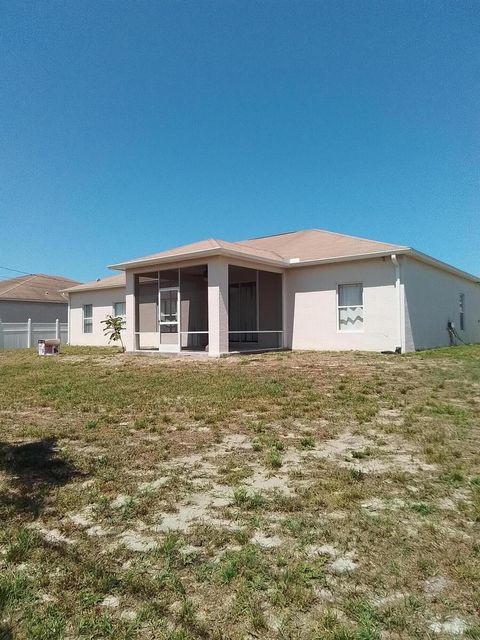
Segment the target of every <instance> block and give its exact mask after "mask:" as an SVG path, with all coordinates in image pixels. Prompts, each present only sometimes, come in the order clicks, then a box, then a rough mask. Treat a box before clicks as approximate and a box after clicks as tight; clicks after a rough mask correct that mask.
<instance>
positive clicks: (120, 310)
mask: <svg viewBox="0 0 480 640" xmlns="http://www.w3.org/2000/svg"><path fill="white" fill-rule="evenodd" d="M113 315H114V316H115V318H118V317H121V318H123V319H124V320H125V315H126V311H125V302H114V303H113Z"/></svg>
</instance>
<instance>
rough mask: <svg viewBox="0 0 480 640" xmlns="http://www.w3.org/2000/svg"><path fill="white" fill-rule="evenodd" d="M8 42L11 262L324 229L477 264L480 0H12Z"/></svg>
mask: <svg viewBox="0 0 480 640" xmlns="http://www.w3.org/2000/svg"><path fill="white" fill-rule="evenodd" d="M0 38H1V40H0V46H1V56H0V230H1V236H0V266H10V267H14V268H17V269H21V270H25V271H29V272H43V273H54V274H63V275H66V276H70V277H73V278H77V279H80V280H87V279H93V278H95V277H97V276H102V275H106V274H107V275H108V274H109V272H108V270H107V269H106V265H108V264H111V263H114V262H117V261H121V260H124V259H129V258H134V257H138V256H141V255H145V254H148V253H153V252H155V251H160V250H162V249H165V248H168V247H172V246H175V245H179V244H185V243H187V242H192V241H195V240H199V239H202V238H206V237H219V238H224V239H227V240H240V239H242V238H247V237H252V236H259V235H266V234H272V233H279V232H282V231H288V230H294V229H302V228H310V227H317V228H324V229H329V230H333V231H339V232H344V233H348V234H353V235H360V236H364V237H368V238H372V239H376V240H385V241H391V242H397V243H400V244H407V245H412V246H414V247H416V248H418V249H420V250H422V251H425V252H426V253H430V254H433V255H434V256H435V257H437V258H439V259H442V260H445V261H447V262H451V263H453V264H455V265H457V266H459V267H461V268H463V269H466V270H468V271H471V272H474V273H477V274H479V275H480V212H479V204H480V198H479V160H480V153H479V152H480V143H479V140H480V138H479V133H480V132H479V122H480V119H479V118H480V115H479V114H480V111H479V105H480V75H479V69H480V4H479V3H478V1H472V2H465V1H462V0H460V1H457V0H455V1H452V2H442V1H440V0H432V1H431V2H421V1H418V0H415V2H407V1H403V0H402V1H401V2H396V1H394V0H391V1H390V0H388V1H387V0H385V1H382V2H374V1H372V2H363V1H352V0H348V1H347V2H342V1H341V0H335V1H320V0H319V1H318V2H303V1H302V0H291V1H289V2H285V1H282V0H268V1H267V0H265V1H263V2H251V1H249V0H238V1H232V0H215V1H206V0H205V1H204V0H194V1H188V0H187V1H185V2H178V1H175V2H174V1H173V0H172V1H161V0H152V1H151V2H150V1H149V2H145V1H143V0H130V1H129V2H124V1H121V0H116V1H115V2H106V1H104V0H100V1H98V0H95V1H93V0H92V1H81V2H78V1H77V0H66V1H62V2H59V1H55V2H52V1H41V2H31V1H30V0H29V1H27V2H19V1H17V0H8V1H7V2H2V3H1V4H0ZM110 273H111V272H110ZM5 275H7V272H5V271H2V270H0V277H2V276H5Z"/></svg>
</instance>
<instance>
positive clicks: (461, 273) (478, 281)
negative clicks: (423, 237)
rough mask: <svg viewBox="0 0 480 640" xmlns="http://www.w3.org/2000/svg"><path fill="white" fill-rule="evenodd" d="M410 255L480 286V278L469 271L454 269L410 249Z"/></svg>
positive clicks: (449, 265)
mask: <svg viewBox="0 0 480 640" xmlns="http://www.w3.org/2000/svg"><path fill="white" fill-rule="evenodd" d="M408 253H409V255H410V256H411V257H412V258H414V259H415V260H418V261H420V262H424V263H425V264H429V265H431V266H432V267H436V268H437V269H442V270H443V271H448V272H449V273H453V274H454V275H456V276H458V277H459V278H464V279H465V280H470V282H474V283H475V284H480V278H479V277H478V276H474V275H473V274H472V273H468V272H467V271H462V270H461V269H457V267H453V266H452V265H451V264H447V263H446V262H442V261H441V260H437V259H436V258H432V257H431V256H429V255H427V254H426V253H422V252H421V251H417V250H416V249H410V250H409V252H408Z"/></svg>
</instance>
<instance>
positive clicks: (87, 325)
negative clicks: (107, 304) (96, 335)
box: [83, 304, 93, 333]
mask: <svg viewBox="0 0 480 640" xmlns="http://www.w3.org/2000/svg"><path fill="white" fill-rule="evenodd" d="M83 333H93V304H84V305H83Z"/></svg>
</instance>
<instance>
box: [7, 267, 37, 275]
mask: <svg viewBox="0 0 480 640" xmlns="http://www.w3.org/2000/svg"><path fill="white" fill-rule="evenodd" d="M0 269H4V270H5V271H14V272H15V273H22V274H23V275H24V276H34V275H35V274H34V273H31V272H30V271H20V269H11V268H10V267H0Z"/></svg>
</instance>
